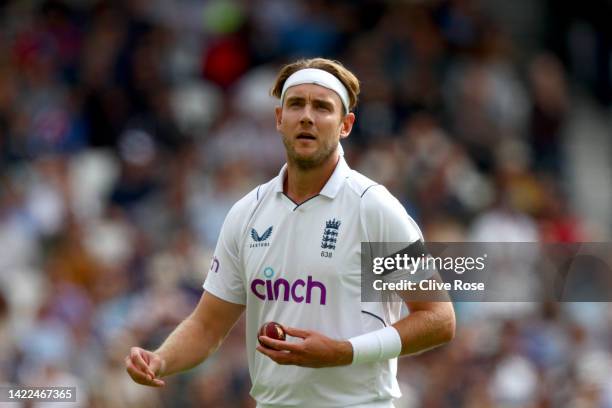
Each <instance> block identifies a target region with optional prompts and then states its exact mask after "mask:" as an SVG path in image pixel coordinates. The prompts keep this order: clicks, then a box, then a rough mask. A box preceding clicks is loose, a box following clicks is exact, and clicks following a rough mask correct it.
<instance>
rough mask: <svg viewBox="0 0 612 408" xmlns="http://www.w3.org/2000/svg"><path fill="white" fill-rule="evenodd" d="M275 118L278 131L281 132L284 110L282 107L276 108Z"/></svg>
mask: <svg viewBox="0 0 612 408" xmlns="http://www.w3.org/2000/svg"><path fill="white" fill-rule="evenodd" d="M274 116H275V118H276V130H278V131H280V126H281V123H282V122H283V108H281V107H280V106H277V107H275V108H274Z"/></svg>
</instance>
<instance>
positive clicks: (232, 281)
mask: <svg viewBox="0 0 612 408" xmlns="http://www.w3.org/2000/svg"><path fill="white" fill-rule="evenodd" d="M237 207H239V206H238V205H234V207H232V209H231V210H230V211H229V213H228V214H227V217H226V218H225V221H224V222H223V227H222V228H221V233H220V234H219V239H218V241H217V247H216V248H215V252H214V255H213V259H212V263H211V266H210V270H209V271H208V275H207V277H206V281H205V282H204V285H203V287H204V290H206V291H207V292H210V293H211V294H213V295H215V296H217V297H219V298H221V299H223V300H226V301H228V302H231V303H237V304H242V305H244V304H246V291H245V288H244V278H243V276H244V273H243V271H242V267H241V261H240V250H239V242H240V231H241V225H240V223H241V219H242V217H240V215H239V212H240V211H239V209H238V208H237Z"/></svg>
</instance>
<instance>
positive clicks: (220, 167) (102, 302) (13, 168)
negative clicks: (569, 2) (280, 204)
mask: <svg viewBox="0 0 612 408" xmlns="http://www.w3.org/2000/svg"><path fill="white" fill-rule="evenodd" d="M509 3H512V4H514V7H513V6H512V4H509ZM591 3H593V4H591ZM599 3H601V4H599ZM604 3H605V2H604V1H601V2H597V1H595V2H590V4H591V6H589V7H586V6H585V7H584V8H583V9H581V11H580V13H578V14H576V13H575V12H576V10H573V9H571V7H570V6H561V5H558V4H556V3H555V2H552V1H545V0H539V1H517V2H503V1H488V2H487V1H479V0H428V1H395V2H394V1H382V0H381V1H375V0H360V1H349V0H344V1H333V2H332V1H322V0H312V1H311V0H308V1H307V0H300V1H297V0H295V1H285V0H253V1H247V0H207V1H195V0H176V1H164V0H153V1H144V0H129V1H93V0H89V1H76V0H74V1H70V0H64V1H61V0H47V1H34V0H28V1H5V2H1V3H0V25H1V26H2V27H3V29H2V31H1V32H0V50H1V53H0V384H2V383H13V384H30V385H62V386H77V387H78V393H77V399H78V401H79V406H91V407H124V406H125V407H127V406H130V407H139V406H142V407H155V406H193V407H239V406H244V407H252V406H254V402H253V401H252V400H251V399H250V397H249V396H248V391H249V386H250V383H249V378H248V370H247V367H246V358H245V351H244V325H243V323H242V322H241V323H240V324H238V325H237V326H236V327H235V328H234V330H233V332H232V334H231V335H230V336H229V338H228V339H227V340H226V342H225V344H224V345H223V346H222V349H221V350H220V351H219V352H218V353H217V354H215V356H213V357H212V358H211V359H210V360H208V361H207V362H206V363H205V364H203V365H201V366H200V367H198V368H196V369H194V370H192V371H190V372H188V373H185V374H181V375H178V376H175V377H174V378H171V379H169V380H168V385H167V386H166V388H164V389H162V390H153V389H148V388H145V387H141V386H138V385H135V384H133V383H132V382H131V380H130V379H129V377H128V376H127V374H126V373H125V370H124V365H123V358H124V356H125V355H126V354H127V352H128V350H129V347H130V346H132V345H142V346H144V347H149V348H155V347H156V346H158V345H159V344H160V342H161V341H162V340H163V339H164V338H165V336H166V335H167V334H168V333H169V331H170V330H171V329H172V328H173V327H174V326H175V325H176V324H177V323H178V322H180V321H181V320H182V319H183V318H184V317H185V316H186V315H187V314H188V313H189V312H190V310H191V309H192V308H193V307H194V305H195V303H196V302H197V300H198V299H199V296H200V295H201V291H202V289H201V284H202V282H203V280H204V278H205V276H206V272H207V270H208V267H209V265H210V258H211V253H212V250H213V249H214V246H215V243H216V239H217V235H218V233H219V230H220V228H221V225H222V223H223V220H224V217H225V215H226V213H227V211H228V210H229V208H230V207H231V205H232V204H233V203H234V202H235V201H236V200H237V199H239V198H240V197H241V196H243V195H244V194H246V193H247V192H248V191H250V190H251V189H252V188H254V187H256V186H257V185H258V184H260V183H262V182H265V181H266V180H268V179H269V178H271V177H273V176H274V175H275V174H276V173H277V172H278V170H279V168H280V167H281V165H282V164H283V161H284V151H283V147H282V143H281V142H280V139H279V136H278V134H277V133H276V131H275V128H274V121H273V107H274V105H275V103H276V101H275V100H274V99H273V98H271V97H270V96H269V94H268V90H269V88H270V87H271V85H272V83H273V81H274V78H275V75H276V72H277V71H278V69H279V68H280V66H281V65H282V64H283V63H286V62H290V61H292V60H294V59H296V58H299V57H313V56H324V57H331V58H335V59H338V60H340V61H341V62H342V63H343V64H344V65H346V66H347V67H348V68H349V69H351V70H352V71H353V72H355V74H356V75H357V76H358V78H359V79H360V80H361V85H362V94H361V97H360V102H359V106H358V109H357V111H356V115H357V123H356V128H355V129H354V131H353V134H352V135H351V136H350V138H349V139H347V141H346V142H345V143H343V146H344V149H345V152H346V158H347V161H348V162H349V164H350V165H351V166H352V167H353V168H355V169H356V170H358V171H360V172H362V173H364V174H366V175H367V176H369V177H370V178H372V179H374V180H376V181H378V182H379V183H382V184H384V185H386V186H387V187H388V188H389V190H390V191H391V192H392V193H393V194H394V195H395V196H396V197H398V198H399V199H400V201H401V202H402V203H403V204H404V205H405V207H406V209H407V210H408V212H409V213H410V214H411V215H412V217H413V218H415V220H416V221H417V222H418V223H419V225H420V226H421V227H422V229H423V232H424V235H425V238H426V240H428V241H450V242H453V241H466V240H475V241H498V242H499V241H515V242H537V241H544V242H579V241H593V240H595V241H596V240H609V238H610V236H611V235H612V234H611V232H612V220H610V219H608V220H607V223H603V224H601V223H594V222H592V221H591V220H588V219H585V218H584V217H582V216H579V215H578V214H579V212H578V211H577V208H575V207H576V201H575V200H572V199H571V198H572V196H573V195H575V194H576V191H574V190H573V186H574V185H573V184H572V183H571V182H570V177H569V174H572V171H573V170H575V169H572V163H574V162H573V161H572V160H571V157H568V156H570V155H571V152H569V153H568V149H567V148H566V145H567V141H568V140H572V138H577V137H579V136H580V135H576V134H572V133H571V132H569V131H568V128H569V122H570V121H571V118H572V115H573V112H574V111H575V106H576V101H577V100H580V98H587V99H589V100H592V101H593V104H594V105H593V106H595V108H594V109H607V108H608V107H609V104H610V102H611V100H612V98H611V96H612V92H610V89H611V88H610V87H611V85H610V83H611V82H612V81H611V80H610V72H612V71H611V70H610V61H611V59H610V49H611V47H612V44H611V43H610V41H609V38H610V37H609V36H608V35H607V34H608V31H609V30H610V29H609V28H606V27H608V24H607V22H605V21H604V20H605V18H604V17H605V16H606V15H609V13H606V10H608V9H607V8H606V7H608V8H609V7H610V6H609V5H606V4H604ZM599 6H600V7H601V8H597V7H599ZM521 7H529V8H528V12H527V13H526V14H527V15H524V14H525V10H522V9H521ZM553 8H555V9H554V10H553ZM602 19H603V20H602ZM606 58H607V59H606ZM607 164H608V165H609V164H610V162H608V163H607ZM610 215H612V214H610ZM457 312H458V319H459V324H458V332H457V336H456V339H455V340H454V341H453V342H452V343H451V344H450V345H447V346H445V347H443V348H441V349H438V350H436V351H433V352H429V353H426V354H423V355H421V356H416V357H412V358H404V359H402V360H401V361H400V369H399V378H400V381H401V385H402V389H403V391H404V397H403V398H402V399H401V400H400V401H398V402H397V406H398V407H401V408H403V407H421V406H422V407H428V408H435V407H457V406H462V407H474V408H479V407H534V408H535V407H540V408H546V407H612V382H611V378H612V313H611V312H612V309H611V308H609V307H608V305H607V304H606V303H576V304H557V303H543V304H535V303H534V304H523V305H520V307H516V305H514V306H513V305H509V304H497V305H489V304H487V305H484V304H477V303H473V304H458V305H457ZM53 406H57V404H55V405H53Z"/></svg>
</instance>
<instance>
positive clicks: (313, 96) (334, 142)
mask: <svg viewBox="0 0 612 408" xmlns="http://www.w3.org/2000/svg"><path fill="white" fill-rule="evenodd" d="M275 113H276V129H277V130H278V131H279V132H280V134H281V135H282V137H283V143H284V145H285V149H286V151H287V160H288V161H289V163H290V164H295V165H297V166H298V167H299V168H301V169H304V170H306V169H312V168H316V167H319V166H321V165H323V164H325V163H326V162H327V161H329V160H334V159H335V158H336V156H335V155H336V149H337V147H338V142H339V141H340V139H344V138H345V137H347V136H348V135H349V133H350V132H351V129H352V128H353V123H354V122H355V115H354V114H353V113H349V114H347V115H345V114H344V107H343V105H342V102H341V100H340V97H339V96H338V94H336V93H335V92H334V91H332V90H331V89H327V88H325V87H322V86H319V85H314V84H302V85H296V86H292V87H291V88H289V89H288V90H287V92H286V94H285V99H284V103H283V106H282V107H277V108H276V111H275Z"/></svg>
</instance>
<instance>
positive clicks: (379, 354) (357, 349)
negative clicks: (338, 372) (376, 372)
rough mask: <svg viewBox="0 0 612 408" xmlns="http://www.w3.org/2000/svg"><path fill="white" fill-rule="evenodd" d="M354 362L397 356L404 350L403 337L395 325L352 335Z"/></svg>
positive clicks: (387, 358)
mask: <svg viewBox="0 0 612 408" xmlns="http://www.w3.org/2000/svg"><path fill="white" fill-rule="evenodd" d="M348 341H350V342H351V345H352V346H353V364H362V363H372V362H376V361H385V360H389V359H391V358H395V357H397V356H399V355H400V353H401V352H402V339H401V337H400V335H399V333H398V331H397V330H396V329H395V327H393V326H388V327H385V328H384V329H380V330H376V331H373V332H370V333H366V334H362V335H361V336H357V337H351V338H350V339H349V340H348Z"/></svg>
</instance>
